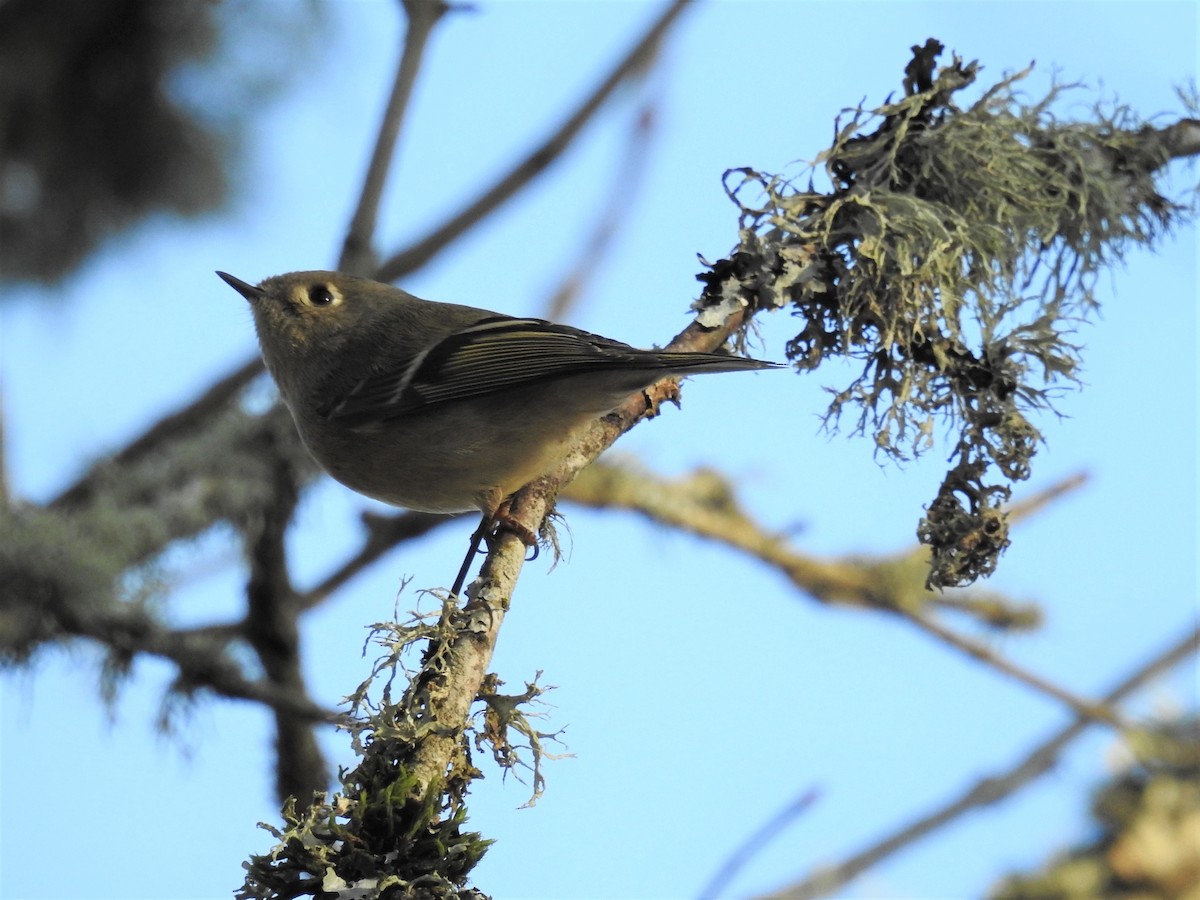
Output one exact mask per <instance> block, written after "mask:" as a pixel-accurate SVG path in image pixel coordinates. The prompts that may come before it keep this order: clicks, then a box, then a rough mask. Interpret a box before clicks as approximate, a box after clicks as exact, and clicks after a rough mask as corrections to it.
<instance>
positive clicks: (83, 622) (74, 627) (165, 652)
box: [60, 606, 337, 723]
mask: <svg viewBox="0 0 1200 900" xmlns="http://www.w3.org/2000/svg"><path fill="white" fill-rule="evenodd" d="M71 612H72V614H71V615H70V616H69V617H63V616H60V620H61V622H62V625H63V629H64V631H66V632H67V633H68V634H72V635H75V636H78V637H86V638H91V639H92V640H94V641H96V642H97V643H98V644H100V645H101V646H103V647H106V648H108V649H109V650H110V651H111V652H113V653H117V654H120V655H124V656H128V657H130V658H132V657H133V656H134V655H135V654H137V653H145V654H148V655H150V656H157V657H160V658H162V659H165V660H167V661H169V662H171V663H173V664H174V665H175V666H176V667H177V668H178V670H179V674H178V676H177V677H176V679H175V687H176V689H178V690H180V691H183V692H186V693H190V692H194V691H195V690H197V689H202V688H207V689H208V690H211V691H213V692H214V693H216V694H219V695H221V696H223V697H229V698H231V699H234V700H250V701H253V702H255V703H261V704H263V705H264V706H266V707H268V708H270V709H273V710H275V711H276V712H279V713H286V714H288V715H290V716H293V717H298V718H302V719H305V720H308V721H310V722H327V723H328V722H333V721H335V720H336V718H337V714H336V713H334V712H333V711H332V710H328V709H325V708H324V707H322V706H319V705H317V704H316V703H313V701H312V700H310V699H309V698H308V697H306V696H304V695H303V694H301V693H297V692H295V691H293V690H290V689H288V688H285V687H281V686H279V685H277V684H273V683H272V682H271V681H269V680H266V679H263V680H258V681H255V680H252V679H249V678H247V677H246V676H245V674H244V673H243V672H242V670H241V667H240V666H238V665H237V664H236V663H235V662H233V660H231V659H230V658H229V656H228V647H227V641H225V640H223V639H219V640H212V639H210V638H207V637H205V636H202V635H201V636H197V635H189V634H186V633H181V632H175V631H171V630H170V629H168V628H164V627H163V626H162V625H160V624H159V623H158V622H157V621H156V620H155V619H154V618H152V617H151V616H150V615H148V614H147V613H146V612H144V611H143V610H141V609H138V608H134V607H128V608H124V609H121V610H120V611H109V610H90V609H87V608H86V607H83V606H76V607H72V610H71Z"/></svg>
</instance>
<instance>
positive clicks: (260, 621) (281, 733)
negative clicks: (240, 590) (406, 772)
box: [244, 465, 329, 807]
mask: <svg viewBox="0 0 1200 900" xmlns="http://www.w3.org/2000/svg"><path fill="white" fill-rule="evenodd" d="M273 475H274V478H273V484H272V491H271V502H269V503H266V504H264V505H263V507H262V510H261V513H260V514H259V516H258V517H257V521H255V522H251V523H247V524H246V526H245V527H244V531H245V535H246V548H247V555H248V557H249V563H250V577H249V580H248V581H247V584H246V600H247V611H246V622H245V633H246V638H247V640H248V641H249V642H250V646H251V647H253V648H254V652H255V653H256V654H257V655H258V658H259V661H260V662H261V663H262V667H263V671H264V672H266V676H267V679H268V680H269V681H270V682H271V683H272V684H275V685H278V686H279V687H280V689H281V690H285V691H287V692H289V693H292V694H296V695H300V696H304V695H306V694H307V690H306V689H305V686H304V675H303V672H302V670H301V666H300V626H299V619H300V616H299V612H300V605H299V602H298V600H299V598H298V597H297V595H296V592H295V590H294V589H293V588H292V582H291V578H290V577H289V575H288V565H287V553H286V551H285V549H284V540H285V538H286V536H287V529H288V525H289V523H290V522H291V519H292V513H293V512H294V511H295V509H296V503H297V502H298V501H299V499H300V479H299V473H298V472H296V471H295V470H293V469H291V468H290V467H288V466H283V465H280V466H276V467H275V469H274V472H273ZM275 754H276V765H275V790H276V795H277V797H278V798H279V802H280V803H283V802H285V801H286V800H287V798H288V797H295V798H296V800H297V802H298V803H299V804H300V805H301V806H302V807H303V806H305V805H307V804H308V803H309V802H310V800H311V799H312V796H313V794H314V793H316V792H319V791H324V790H325V789H326V788H328V787H329V770H328V768H327V767H326V765H325V759H324V757H323V756H322V755H321V750H320V748H319V747H318V746H317V741H316V735H315V734H314V733H313V729H312V723H311V721H310V720H307V719H305V718H304V717H297V716H294V715H291V714H289V713H287V712H281V711H279V710H276V711H275Z"/></svg>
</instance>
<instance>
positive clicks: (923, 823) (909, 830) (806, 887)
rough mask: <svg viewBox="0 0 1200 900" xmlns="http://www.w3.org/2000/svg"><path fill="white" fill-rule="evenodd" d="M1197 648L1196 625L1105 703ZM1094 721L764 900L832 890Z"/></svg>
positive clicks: (1012, 788)
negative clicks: (851, 854) (862, 848)
mask: <svg viewBox="0 0 1200 900" xmlns="http://www.w3.org/2000/svg"><path fill="white" fill-rule="evenodd" d="M1197 650H1200V628H1193V629H1192V630H1191V631H1190V632H1189V633H1187V634H1186V635H1185V636H1184V637H1183V638H1182V639H1181V640H1179V641H1177V642H1176V643H1174V644H1172V645H1171V646H1170V647H1169V648H1167V649H1166V650H1164V651H1163V652H1162V653H1160V654H1158V655H1157V656H1155V657H1154V658H1153V659H1151V660H1150V661H1149V662H1147V663H1145V664H1144V665H1142V666H1141V667H1140V668H1138V669H1137V670H1135V671H1134V672H1133V673H1131V674H1130V675H1128V676H1127V677H1126V678H1124V679H1122V680H1121V681H1120V682H1118V683H1117V685H1116V686H1114V687H1113V688H1112V690H1110V691H1109V692H1108V693H1107V694H1105V695H1104V697H1103V702H1104V703H1105V704H1108V705H1114V704H1116V703H1119V702H1120V701H1121V700H1123V699H1124V698H1125V697H1127V696H1129V695H1130V694H1132V693H1133V692H1134V691H1135V690H1137V689H1138V688H1140V687H1142V686H1143V685H1144V684H1146V683H1147V682H1149V681H1150V680H1152V679H1154V678H1156V677H1157V676H1159V675H1161V674H1163V673H1165V672H1167V671H1168V670H1170V669H1171V668H1173V667H1174V666H1176V665H1178V664H1179V663H1181V662H1183V661H1184V660H1185V659H1187V658H1188V657H1189V656H1191V655H1193V654H1195V653H1196V652H1197ZM1093 722H1094V720H1093V719H1089V718H1086V717H1083V716H1078V717H1076V718H1075V720H1074V721H1073V722H1072V723H1071V724H1070V725H1068V726H1067V727H1065V728H1063V729H1062V730H1061V731H1059V732H1057V733H1056V734H1054V735H1053V736H1051V737H1050V738H1048V739H1047V740H1045V741H1043V742H1042V743H1040V744H1038V745H1037V746H1036V747H1034V748H1033V749H1032V750H1031V751H1030V752H1029V753H1028V754H1026V756H1025V757H1024V758H1022V759H1021V760H1020V761H1019V762H1018V763H1017V764H1016V765H1014V766H1012V767H1011V768H1009V769H1007V770H1006V771H1003V772H1000V773H998V774H996V775H993V776H990V777H987V778H981V779H980V780H979V781H977V782H975V784H973V785H972V786H971V787H970V788H968V789H967V790H966V791H964V792H963V793H962V794H961V795H959V796H958V797H956V798H955V799H954V800H952V801H950V802H949V803H946V804H945V805H943V806H941V807H938V808H937V809H935V810H934V811H932V812H930V813H927V814H926V815H923V816H921V817H920V818H918V819H916V820H915V821H913V822H912V823H910V824H908V825H905V826H904V827H903V828H901V829H899V830H897V831H895V832H893V833H892V834H890V835H888V836H887V837H885V838H883V839H882V840H880V841H878V842H876V843H875V844H872V845H871V846H869V847H867V848H866V849H864V850H862V851H860V852H858V853H855V854H854V855H853V856H850V857H847V858H846V859H844V860H842V861H841V862H838V863H835V864H833V865H829V866H822V867H821V868H820V869H818V870H816V871H814V872H813V874H812V875H810V876H809V877H807V878H805V879H804V880H803V881H801V882H799V883H797V884H794V885H792V886H790V887H787V888H784V889H783V890H780V891H777V892H775V893H772V894H767V895H765V896H764V897H763V898H762V900H801V898H809V897H822V896H826V895H828V894H831V893H833V892H834V891H836V890H838V888H840V887H843V886H844V885H846V884H849V883H850V882H851V881H853V880H854V879H855V878H857V877H858V876H859V875H861V874H862V873H863V872H865V871H866V870H867V869H869V868H871V867H872V866H874V865H876V864H877V863H879V862H880V861H881V860H883V859H885V858H887V857H888V856H891V855H892V854H894V853H896V852H898V851H900V850H902V849H904V848H906V847H908V846H909V845H910V844H913V843H915V842H916V841H918V840H920V839H921V838H923V837H926V836H928V835H929V834H931V833H933V832H934V831H936V830H937V829H939V828H941V827H943V826H945V825H947V824H949V823H950V822H952V821H954V820H955V819H957V818H958V817H959V816H961V815H963V814H964V813H967V812H970V811H971V810H973V809H978V808H982V807H985V806H990V805H992V804H994V803H998V802H999V801H1000V800H1003V799H1004V798H1005V797H1008V796H1009V795H1010V794H1013V793H1015V792H1016V791H1018V790H1020V789H1021V788H1023V787H1025V785H1027V784H1029V783H1031V782H1032V781H1034V780H1035V779H1037V778H1039V777H1041V776H1042V775H1044V774H1046V773H1047V772H1049V771H1051V769H1053V767H1054V764H1055V762H1056V761H1057V759H1058V756H1059V754H1061V753H1062V751H1063V749H1064V748H1065V747H1066V746H1067V745H1068V744H1070V743H1071V741H1073V740H1075V738H1077V737H1079V735H1081V734H1082V733H1083V732H1084V731H1085V730H1087V728H1088V726H1089V725H1091V724H1093Z"/></svg>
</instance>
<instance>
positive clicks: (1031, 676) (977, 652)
mask: <svg viewBox="0 0 1200 900" xmlns="http://www.w3.org/2000/svg"><path fill="white" fill-rule="evenodd" d="M897 611H898V612H899V613H900V615H901V616H903V617H904V618H905V619H907V620H908V621H909V622H912V623H913V624H914V625H916V626H917V627H918V628H920V629H921V630H922V631H924V632H926V633H927V634H931V635H933V636H934V637H936V638H939V639H940V640H942V641H945V642H946V643H947V644H949V645H950V646H952V647H954V648H956V649H958V650H961V651H962V652H963V653H965V654H967V656H969V657H971V658H972V659H976V660H978V661H979V662H982V663H984V664H985V665H988V666H991V667H992V668H993V669H995V670H996V671H997V672H1000V673H1001V674H1003V675H1007V676H1008V677H1009V678H1012V679H1013V680H1015V681H1019V682H1021V683H1022V684H1024V685H1025V686H1026V687H1031V688H1033V689H1034V690H1035V691H1037V692H1038V693H1040V694H1045V695H1046V696H1047V697H1050V698H1052V699H1054V700H1057V701H1059V702H1060V703H1065V704H1066V705H1067V706H1069V707H1070V708H1071V709H1073V710H1074V711H1075V712H1076V713H1077V714H1078V715H1080V716H1086V717H1087V718H1089V719H1096V720H1097V721H1100V722H1105V723H1107V724H1109V725H1112V726H1114V727H1116V728H1120V729H1122V730H1128V729H1129V728H1130V727H1131V726H1130V724H1129V723H1128V722H1126V721H1125V720H1123V719H1122V718H1121V717H1120V716H1119V715H1118V714H1117V713H1116V712H1115V711H1113V710H1111V709H1109V708H1108V707H1106V706H1105V705H1103V704H1101V703H1094V702H1092V701H1091V700H1085V699H1084V698H1082V697H1079V696H1077V695H1075V694H1073V693H1071V692H1070V691H1068V690H1066V689H1065V688H1061V687H1059V686H1058V685H1057V684H1055V683H1054V682H1052V681H1047V680H1046V679H1045V678H1042V677H1041V676H1040V675H1038V674H1036V673H1034V672H1030V671H1029V670H1028V669H1024V668H1022V667H1021V666H1018V665H1017V664H1016V663H1014V662H1012V661H1011V660H1008V659H1005V658H1004V657H1003V656H1001V655H1000V654H998V653H995V652H994V651H992V650H991V649H990V648H988V647H986V646H985V645H983V644H981V643H980V642H979V641H974V640H971V639H970V638H968V637H967V636H965V635H962V634H959V633H958V632H956V631H954V630H952V629H950V628H947V627H946V626H945V625H942V624H941V623H940V622H937V621H936V620H934V619H932V618H930V617H929V616H925V615H921V614H920V613H916V612H913V611H912V610H907V609H900V610H897Z"/></svg>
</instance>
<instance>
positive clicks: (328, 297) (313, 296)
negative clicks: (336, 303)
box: [308, 284, 334, 306]
mask: <svg viewBox="0 0 1200 900" xmlns="http://www.w3.org/2000/svg"><path fill="white" fill-rule="evenodd" d="M333 300H334V297H333V291H331V290H330V289H329V286H328V285H325V284H314V285H313V286H312V287H310V288H309V289H308V302H309V303H311V304H312V305H313V306H329V305H330V304H332V303H333Z"/></svg>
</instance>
